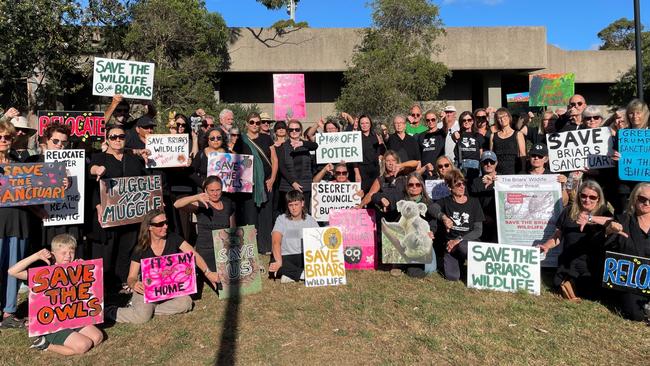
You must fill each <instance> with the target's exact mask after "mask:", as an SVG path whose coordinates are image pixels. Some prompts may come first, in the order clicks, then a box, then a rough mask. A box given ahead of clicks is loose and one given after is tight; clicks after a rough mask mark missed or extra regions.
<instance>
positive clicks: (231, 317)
mask: <svg viewBox="0 0 650 366" xmlns="http://www.w3.org/2000/svg"><path fill="white" fill-rule="evenodd" d="M230 265H231V266H232V268H239V260H234V261H232V262H230ZM239 286H240V282H239V277H237V278H230V284H229V286H228V291H229V295H230V296H229V297H228V303H227V304H226V310H225V312H224V314H223V319H224V321H223V329H222V332H221V341H220V342H219V349H218V350H217V354H216V356H215V363H214V364H215V365H217V366H222V365H234V364H235V361H236V359H237V334H238V333H239V306H240V300H241V294H240V287H239Z"/></svg>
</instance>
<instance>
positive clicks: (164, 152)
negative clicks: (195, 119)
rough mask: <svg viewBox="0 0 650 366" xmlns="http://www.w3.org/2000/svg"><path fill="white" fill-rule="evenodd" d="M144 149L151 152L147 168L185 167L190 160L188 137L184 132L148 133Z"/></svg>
mask: <svg viewBox="0 0 650 366" xmlns="http://www.w3.org/2000/svg"><path fill="white" fill-rule="evenodd" d="M146 149H147V150H149V151H150V152H151V155H149V157H148V159H147V167H148V168H173V167H185V166H187V165H188V163H189V161H190V160H189V157H190V138H189V136H188V135H186V134H182V133H177V134H166V135H165V134H156V135H153V134H152V135H148V136H147V145H146Z"/></svg>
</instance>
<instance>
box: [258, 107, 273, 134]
mask: <svg viewBox="0 0 650 366" xmlns="http://www.w3.org/2000/svg"><path fill="white" fill-rule="evenodd" d="M260 122H262V124H261V125H260V133H263V134H267V135H270V134H271V122H273V120H272V119H271V116H270V115H269V114H268V113H266V112H262V113H260Z"/></svg>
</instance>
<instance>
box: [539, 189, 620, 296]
mask: <svg viewBox="0 0 650 366" xmlns="http://www.w3.org/2000/svg"><path fill="white" fill-rule="evenodd" d="M610 216H611V213H610V212H609V211H608V209H607V201H605V197H604V195H603V190H602V188H601V187H600V185H599V184H598V183H596V182H595V181H591V180H587V181H584V182H583V183H582V184H581V185H580V187H578V197H576V200H575V201H574V202H573V204H572V205H571V206H569V207H567V208H565V209H564V211H562V213H561V214H560V217H559V218H558V220H557V222H556V223H555V226H556V230H555V233H554V234H553V236H552V237H551V238H550V239H549V240H547V241H546V242H545V243H544V244H542V245H540V249H541V250H542V252H543V253H544V254H547V253H548V252H549V250H551V249H553V248H555V247H557V246H558V245H560V244H562V247H561V249H560V250H561V252H560V255H559V257H558V268H557V271H556V272H555V277H554V279H553V284H554V285H555V286H557V287H559V288H560V291H561V293H562V296H563V297H564V298H566V299H568V300H571V301H579V300H580V297H589V298H593V297H594V295H596V293H597V290H598V289H599V288H600V282H601V278H600V274H601V273H602V265H603V261H602V260H603V258H602V252H603V251H602V243H603V242H604V241H605V228H604V227H603V225H605V224H607V223H608V222H609V221H610V220H611V217H610Z"/></svg>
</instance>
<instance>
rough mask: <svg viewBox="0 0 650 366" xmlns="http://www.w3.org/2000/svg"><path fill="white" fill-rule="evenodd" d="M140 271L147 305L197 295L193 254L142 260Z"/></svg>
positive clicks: (178, 254)
mask: <svg viewBox="0 0 650 366" xmlns="http://www.w3.org/2000/svg"><path fill="white" fill-rule="evenodd" d="M140 270H141V271H142V285H143V286H144V302H145V303H150V302H156V301H164V300H169V299H174V298H176V297H180V296H186V295H192V294H195V293H196V273H195V272H194V253H192V252H189V253H177V254H170V255H163V256H159V257H150V258H142V259H141V260H140Z"/></svg>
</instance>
